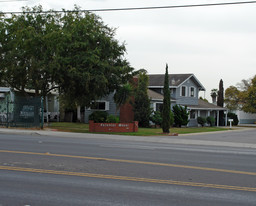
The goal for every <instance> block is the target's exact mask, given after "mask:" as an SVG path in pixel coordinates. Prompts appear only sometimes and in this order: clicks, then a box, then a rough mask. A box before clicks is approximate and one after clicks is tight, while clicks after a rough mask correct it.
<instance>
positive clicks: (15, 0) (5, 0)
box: [0, 0, 28, 3]
mask: <svg viewBox="0 0 256 206" xmlns="http://www.w3.org/2000/svg"><path fill="white" fill-rule="evenodd" d="M17 1H28V0H0V2H4V3H6V2H17Z"/></svg>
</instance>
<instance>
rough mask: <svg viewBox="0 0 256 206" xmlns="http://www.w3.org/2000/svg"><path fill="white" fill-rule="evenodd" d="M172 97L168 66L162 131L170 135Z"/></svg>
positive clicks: (165, 80) (165, 79)
mask: <svg viewBox="0 0 256 206" xmlns="http://www.w3.org/2000/svg"><path fill="white" fill-rule="evenodd" d="M170 107H171V96H170V88H169V75H168V65H167V64H166V68H165V78H164V100H163V110H162V117H163V122H162V130H163V132H164V133H170V125H171V124H170V111H171V108H170Z"/></svg>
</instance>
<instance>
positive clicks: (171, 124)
mask: <svg viewBox="0 0 256 206" xmlns="http://www.w3.org/2000/svg"><path fill="white" fill-rule="evenodd" d="M173 124H174V114H173V112H172V110H171V111H170V126H171V127H172V126H173Z"/></svg>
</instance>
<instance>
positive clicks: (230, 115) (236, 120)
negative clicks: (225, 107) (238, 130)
mask: <svg viewBox="0 0 256 206" xmlns="http://www.w3.org/2000/svg"><path fill="white" fill-rule="evenodd" d="M228 119H233V122H232V125H235V126H236V125H238V123H239V120H238V117H237V115H236V114H235V113H232V112H229V113H228Z"/></svg>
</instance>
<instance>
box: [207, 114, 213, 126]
mask: <svg viewBox="0 0 256 206" xmlns="http://www.w3.org/2000/svg"><path fill="white" fill-rule="evenodd" d="M206 121H207V124H209V125H210V126H211V127H213V126H215V118H214V117H210V116H209V117H207V118H206Z"/></svg>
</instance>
